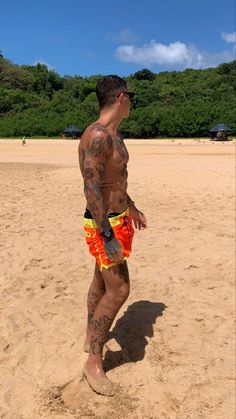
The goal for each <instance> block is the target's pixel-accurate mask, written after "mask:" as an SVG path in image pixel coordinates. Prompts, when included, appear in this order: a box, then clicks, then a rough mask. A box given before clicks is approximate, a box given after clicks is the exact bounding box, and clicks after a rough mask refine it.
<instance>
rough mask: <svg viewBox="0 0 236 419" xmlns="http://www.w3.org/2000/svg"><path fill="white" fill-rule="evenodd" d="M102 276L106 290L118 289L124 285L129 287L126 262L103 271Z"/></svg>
mask: <svg viewBox="0 0 236 419" xmlns="http://www.w3.org/2000/svg"><path fill="white" fill-rule="evenodd" d="M102 276H103V279H104V281H105V284H106V289H107V290H109V289H110V290H115V289H119V288H120V287H122V286H124V285H126V286H129V270H128V265H127V262H126V261H125V262H123V263H119V264H118V265H115V266H112V267H111V268H109V269H103V270H102Z"/></svg>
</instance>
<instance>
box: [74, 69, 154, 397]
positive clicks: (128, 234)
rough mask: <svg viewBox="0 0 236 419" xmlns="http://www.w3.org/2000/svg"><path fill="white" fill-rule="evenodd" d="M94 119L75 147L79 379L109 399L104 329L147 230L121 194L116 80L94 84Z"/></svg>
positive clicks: (123, 95)
mask: <svg viewBox="0 0 236 419" xmlns="http://www.w3.org/2000/svg"><path fill="white" fill-rule="evenodd" d="M96 94H97V98H98V102H99V107H100V116H99V118H98V120H97V121H96V122H95V123H93V124H91V125H90V126H89V127H88V128H87V129H86V130H85V132H84V134H83V136H82V138H81V140H80V144H79V164H80V170H81V173H82V176H83V179H84V193H85V197H86V200H87V208H86V211H85V214H84V231H85V239H86V242H87V244H88V246H89V251H90V253H91V254H92V255H93V256H95V258H96V263H95V271H94V277H93V281H92V283H91V285H90V289H89V292H88V299H87V305H88V325H87V334H86V339H85V344H84V350H85V351H86V352H89V356H88V359H87V362H86V364H85V366H84V371H83V374H84V376H85V377H86V379H87V381H88V383H89V385H90V387H91V388H92V389H93V390H94V391H95V392H97V393H99V394H102V395H105V396H113V395H114V394H115V386H114V385H113V383H112V382H111V381H110V380H109V379H108V378H107V376H106V375H105V372H104V370H103V366H102V356H103V355H104V353H105V351H106V349H107V347H106V345H105V343H106V339H107V336H108V332H109V329H110V327H111V325H112V323H113V320H114V318H115V316H116V315H117V313H118V311H119V309H120V308H121V306H122V305H123V303H124V302H125V300H126V299H127V297H128V295H129V289H130V284H129V272H128V267H127V262H126V259H127V258H128V257H129V255H130V252H131V244H132V238H133V235H134V228H133V225H132V223H133V224H134V226H135V228H138V229H139V230H140V229H143V228H146V227H147V220H146V217H145V215H144V214H143V213H142V212H141V211H139V210H138V209H137V208H136V206H135V204H134V202H133V201H132V199H131V198H130V197H129V195H128V194H127V176H128V173H127V163H128V159H129V155H128V152H127V149H126V147H125V144H124V142H123V139H122V136H121V134H120V133H119V131H118V130H117V129H118V126H119V125H120V123H121V121H122V120H123V119H124V118H127V117H128V116H129V112H130V99H131V97H132V93H131V92H129V91H128V88H127V85H126V82H125V81H124V80H123V79H122V78H120V77H118V76H107V77H104V78H102V79H101V80H100V81H99V82H98V83H97V88H96Z"/></svg>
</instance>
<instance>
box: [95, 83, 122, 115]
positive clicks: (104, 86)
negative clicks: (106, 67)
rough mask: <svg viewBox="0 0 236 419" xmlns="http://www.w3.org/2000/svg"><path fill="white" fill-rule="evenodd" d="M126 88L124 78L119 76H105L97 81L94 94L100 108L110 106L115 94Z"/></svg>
mask: <svg viewBox="0 0 236 419" xmlns="http://www.w3.org/2000/svg"><path fill="white" fill-rule="evenodd" d="M125 89H127V85H126V82H125V80H123V79H122V78H121V77H119V76H113V75H110V76H105V77H103V78H102V79H100V80H99V81H98V82H97V86H96V95H97V98H98V103H99V107H100V109H102V108H104V106H110V105H112V103H114V102H115V100H116V95H117V94H118V93H121V92H122V91H123V90H125Z"/></svg>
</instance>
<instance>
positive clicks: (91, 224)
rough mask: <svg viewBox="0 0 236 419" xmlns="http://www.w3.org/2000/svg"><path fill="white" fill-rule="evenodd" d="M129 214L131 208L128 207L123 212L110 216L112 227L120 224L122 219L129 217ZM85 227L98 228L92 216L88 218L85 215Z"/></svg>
mask: <svg viewBox="0 0 236 419" xmlns="http://www.w3.org/2000/svg"><path fill="white" fill-rule="evenodd" d="M128 215H129V208H127V209H126V210H125V211H124V212H122V213H121V214H119V215H115V216H114V217H109V218H108V219H109V222H110V224H111V226H112V227H115V226H117V225H119V224H120V220H121V219H122V218H123V217H125V216H126V217H127V216H128ZM84 227H90V228H98V226H97V223H96V221H95V220H94V219H93V218H92V219H91V218H86V217H84Z"/></svg>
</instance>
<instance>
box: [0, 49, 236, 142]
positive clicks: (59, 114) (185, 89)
mask: <svg viewBox="0 0 236 419" xmlns="http://www.w3.org/2000/svg"><path fill="white" fill-rule="evenodd" d="M100 77H102V75H94V76H92V77H80V76H77V75H76V76H66V75H65V76H63V77H61V76H60V75H59V74H57V73H56V72H55V71H52V70H49V69H48V68H47V66H46V65H43V64H37V65H35V66H29V65H22V66H19V65H16V64H13V63H12V62H11V61H10V60H7V59H6V58H4V57H3V55H2V54H1V53H0V137H17V136H22V135H26V136H48V137H53V136H59V135H60V133H61V132H62V131H63V129H64V128H65V127H66V126H68V125H70V124H75V125H77V126H78V127H80V128H81V129H82V130H83V129H84V128H85V127H86V126H87V125H88V124H89V123H91V122H92V121H94V120H95V119H96V118H97V117H98V113H99V109H98V104H97V99H96V94H95V87H96V83H97V80H98V79H99V78H100ZM126 81H127V83H128V87H129V90H131V91H133V92H135V97H134V100H133V103H132V110H131V114H130V117H129V118H128V119H126V120H125V121H124V122H123V123H122V125H121V127H120V129H121V131H122V133H123V134H124V136H125V137H126V138H156V137H203V136H208V135H209V128H211V127H212V126H214V125H216V124H217V123H220V122H223V123H225V124H226V125H228V126H229V127H231V128H232V129H233V131H234V132H235V131H236V110H235V109H236V108H235V97H236V61H232V62H231V63H228V64H221V65H219V66H218V67H216V68H208V69H204V70H192V69H187V70H184V71H172V72H162V73H158V74H155V73H153V72H151V71H150V70H147V69H143V70H140V71H137V72H136V73H134V74H131V75H130V76H128V77H126Z"/></svg>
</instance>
